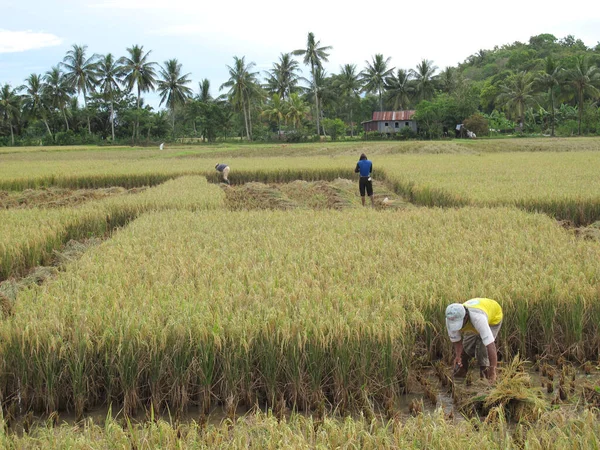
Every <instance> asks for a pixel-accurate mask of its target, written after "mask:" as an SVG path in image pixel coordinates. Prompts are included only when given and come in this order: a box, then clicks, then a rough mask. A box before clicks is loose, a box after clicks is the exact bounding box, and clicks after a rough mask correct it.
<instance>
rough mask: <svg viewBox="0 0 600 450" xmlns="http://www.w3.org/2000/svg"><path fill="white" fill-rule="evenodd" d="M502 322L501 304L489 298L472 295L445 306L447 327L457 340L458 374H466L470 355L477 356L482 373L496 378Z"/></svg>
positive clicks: (455, 340)
mask: <svg viewBox="0 0 600 450" xmlns="http://www.w3.org/2000/svg"><path fill="white" fill-rule="evenodd" d="M501 325H502V308H501V307H500V305H499V304H498V302H496V301H495V300H491V299H489V298H472V299H471V300H467V301H466V302H464V303H462V304H461V303H452V304H451V305H448V307H447V308H446V328H448V335H449V336H450V340H451V341H452V342H453V343H454V367H455V372H454V375H455V376H459V377H460V376H465V375H466V374H467V371H468V370H469V362H468V360H469V358H472V357H475V356H477V361H478V362H479V370H480V375H481V376H482V377H483V376H485V377H486V378H488V379H489V380H490V381H492V382H494V381H496V366H497V364H498V351H497V349H496V337H497V336H498V332H499V331H500V326H501Z"/></svg>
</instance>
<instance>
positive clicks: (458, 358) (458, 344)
mask: <svg viewBox="0 0 600 450" xmlns="http://www.w3.org/2000/svg"><path fill="white" fill-rule="evenodd" d="M448 336H449V337H450V341H451V342H452V343H453V344H454V366H456V365H457V364H458V366H459V367H462V352H463V342H462V335H461V334H460V331H448Z"/></svg>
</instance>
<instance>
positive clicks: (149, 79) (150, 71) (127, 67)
mask: <svg viewBox="0 0 600 450" xmlns="http://www.w3.org/2000/svg"><path fill="white" fill-rule="evenodd" d="M127 53H129V57H126V56H123V57H121V58H119V61H118V64H120V65H121V66H122V67H123V72H124V78H123V81H124V83H125V85H126V87H127V91H128V92H131V91H132V90H133V89H134V87H135V88H136V90H137V103H136V105H137V106H136V108H137V114H136V119H135V125H134V127H133V136H132V139H133V140H134V141H135V139H136V138H137V139H139V134H140V133H139V126H140V123H139V115H140V100H141V97H142V92H150V91H153V90H154V86H155V84H156V71H155V66H156V63H155V62H152V61H149V57H150V53H152V50H149V51H148V52H146V53H144V46H143V45H142V46H140V45H134V46H132V47H129V48H128V49H127Z"/></svg>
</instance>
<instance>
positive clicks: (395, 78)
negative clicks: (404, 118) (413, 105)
mask: <svg viewBox="0 0 600 450" xmlns="http://www.w3.org/2000/svg"><path fill="white" fill-rule="evenodd" d="M385 91H386V101H387V102H389V103H392V105H393V109H394V111H397V110H399V109H406V108H408V105H409V103H410V98H411V97H412V95H413V94H414V87H413V84H412V82H411V79H410V75H409V74H408V72H407V71H406V70H404V69H398V70H397V71H396V74H393V73H392V74H391V75H390V76H389V77H387V78H386V79H385Z"/></svg>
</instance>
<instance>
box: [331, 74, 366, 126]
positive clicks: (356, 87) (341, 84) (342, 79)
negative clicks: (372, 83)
mask: <svg viewBox="0 0 600 450" xmlns="http://www.w3.org/2000/svg"><path fill="white" fill-rule="evenodd" d="M335 87H336V88H337V89H338V90H339V92H340V94H341V96H342V98H344V99H346V101H347V104H348V105H349V110H350V135H351V136H354V121H353V114H352V109H353V108H352V104H353V102H354V100H356V99H357V98H359V93H360V90H361V89H362V82H361V80H360V74H359V73H357V72H356V64H346V65H344V66H340V74H339V75H338V76H337V78H336V79H335Z"/></svg>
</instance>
